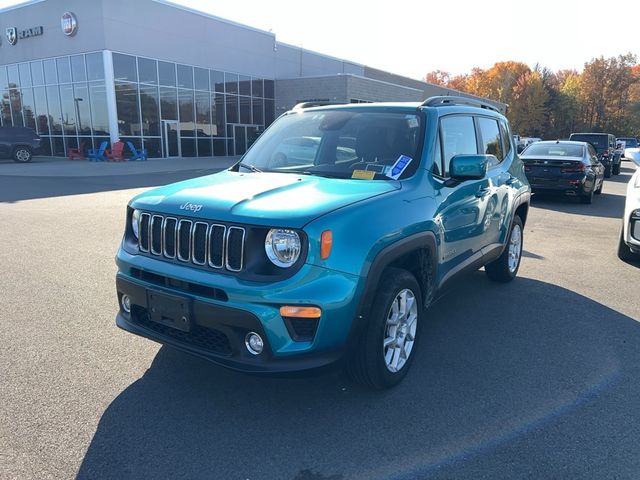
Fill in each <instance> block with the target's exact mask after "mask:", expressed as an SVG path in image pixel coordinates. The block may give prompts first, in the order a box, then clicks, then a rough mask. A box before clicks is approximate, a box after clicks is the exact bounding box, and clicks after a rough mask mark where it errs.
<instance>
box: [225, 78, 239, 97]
mask: <svg viewBox="0 0 640 480" xmlns="http://www.w3.org/2000/svg"><path fill="white" fill-rule="evenodd" d="M224 83H225V91H226V92H227V93H234V94H237V93H238V75H236V74H235V73H225V74H224Z"/></svg>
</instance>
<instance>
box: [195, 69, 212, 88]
mask: <svg viewBox="0 0 640 480" xmlns="http://www.w3.org/2000/svg"><path fill="white" fill-rule="evenodd" d="M193 76H194V83H195V88H196V90H206V91H209V70H205V69H204V68H198V67H194V69H193Z"/></svg>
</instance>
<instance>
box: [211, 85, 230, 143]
mask: <svg viewBox="0 0 640 480" xmlns="http://www.w3.org/2000/svg"><path fill="white" fill-rule="evenodd" d="M211 113H212V115H211V117H212V121H213V122H214V123H215V125H214V127H213V128H212V130H213V136H215V137H224V136H225V133H224V129H225V125H226V123H227V121H226V116H225V100H224V94H222V93H212V94H211Z"/></svg>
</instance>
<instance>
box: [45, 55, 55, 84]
mask: <svg viewBox="0 0 640 480" xmlns="http://www.w3.org/2000/svg"><path fill="white" fill-rule="evenodd" d="M42 66H43V67H44V81H45V83H46V84H47V85H51V84H55V83H58V73H57V72H56V61H55V60H54V59H53V58H49V59H47V60H44V61H43V62H42Z"/></svg>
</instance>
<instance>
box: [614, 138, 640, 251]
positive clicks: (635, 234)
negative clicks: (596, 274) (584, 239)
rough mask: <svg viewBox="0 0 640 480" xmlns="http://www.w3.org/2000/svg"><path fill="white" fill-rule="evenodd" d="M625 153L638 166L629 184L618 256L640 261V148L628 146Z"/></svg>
mask: <svg viewBox="0 0 640 480" xmlns="http://www.w3.org/2000/svg"><path fill="white" fill-rule="evenodd" d="M624 155H625V157H626V158H628V159H630V160H632V161H633V162H634V163H635V164H636V167H637V168H636V172H635V173H634V174H633V176H632V177H631V180H629V184H628V185H627V200H626V202H625V206H624V217H622V230H621V232H620V243H619V245H618V257H619V258H620V259H621V260H626V261H640V148H627V149H625V152H624Z"/></svg>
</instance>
